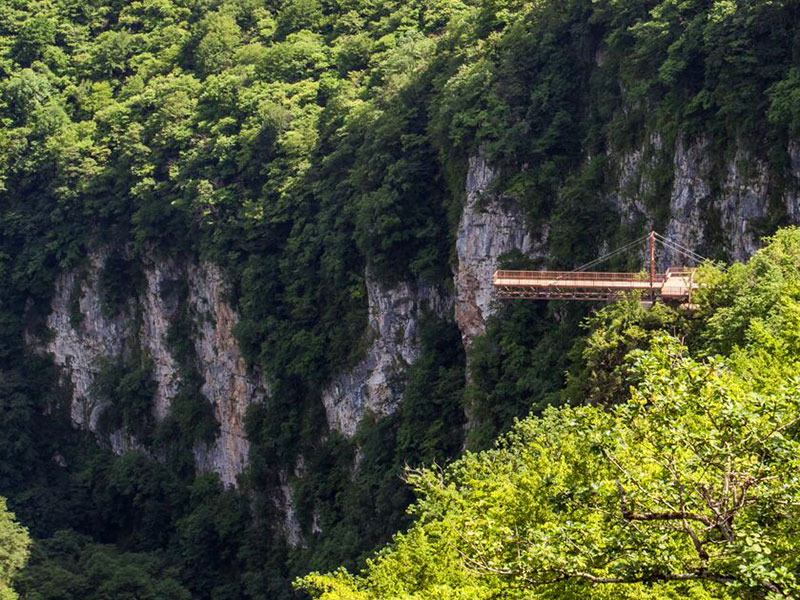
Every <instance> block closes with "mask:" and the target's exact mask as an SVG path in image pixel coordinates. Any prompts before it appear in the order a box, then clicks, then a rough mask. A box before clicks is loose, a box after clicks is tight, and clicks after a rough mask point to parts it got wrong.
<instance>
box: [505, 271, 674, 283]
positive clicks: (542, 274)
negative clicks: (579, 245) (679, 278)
mask: <svg viewBox="0 0 800 600" xmlns="http://www.w3.org/2000/svg"><path fill="white" fill-rule="evenodd" d="M499 279H513V280H528V281H552V280H569V281H650V276H649V275H648V274H647V273H598V272H592V271H512V270H497V271H495V273H494V280H495V281H497V280H499ZM664 281H666V276H665V275H664V274H662V273H659V274H658V275H656V276H655V278H654V279H653V282H654V283H655V282H658V283H663V282H664Z"/></svg>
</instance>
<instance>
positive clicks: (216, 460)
mask: <svg viewBox="0 0 800 600" xmlns="http://www.w3.org/2000/svg"><path fill="white" fill-rule="evenodd" d="M187 275H188V283H189V304H190V306H191V307H192V309H193V313H194V314H195V315H196V316H197V318H196V327H197V330H196V334H195V338H194V348H195V353H196V355H197V365H198V368H199V370H200V374H201V375H202V377H203V386H202V388H201V391H202V392H203V395H204V396H205V397H206V398H208V399H209V400H210V401H211V403H212V404H213V406H214V414H215V416H216V417H217V422H219V435H218V436H217V439H216V440H215V442H214V444H212V445H211V446H210V447H207V448H205V447H203V448H200V447H198V448H196V449H195V459H196V461H197V464H198V466H199V467H200V468H201V469H204V470H208V471H214V472H215V473H219V474H220V478H221V479H222V481H223V482H225V483H230V484H232V483H234V482H235V481H236V476H237V475H238V474H239V473H241V472H242V470H243V469H244V467H245V465H246V464H247V454H248V450H249V444H248V442H247V437H246V435H245V430H244V415H245V411H246V410H247V407H248V406H250V404H253V403H254V402H259V401H261V400H262V399H263V397H264V394H265V389H266V386H265V385H264V384H263V382H261V381H260V380H259V379H257V378H256V377H254V376H253V375H252V374H250V373H249V372H248V370H247V365H246V364H245V360H244V357H242V354H241V352H240V351H239V346H238V345H237V344H236V339H235V338H234V335H233V328H234V326H235V325H236V323H237V321H238V316H237V314H236V312H235V311H234V310H233V309H232V308H231V306H230V305H229V304H228V302H227V301H226V300H225V293H226V286H225V280H224V278H223V274H222V272H221V271H220V270H219V268H218V267H216V266H215V265H212V264H210V263H200V264H199V265H195V264H190V265H188V267H187Z"/></svg>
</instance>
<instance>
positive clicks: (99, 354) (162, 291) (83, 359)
mask: <svg viewBox="0 0 800 600" xmlns="http://www.w3.org/2000/svg"><path fill="white" fill-rule="evenodd" d="M106 258H107V252H106V251H105V250H98V251H94V252H92V253H91V254H90V257H89V261H88V266H87V267H86V268H85V270H84V271H72V272H68V273H64V274H62V275H61V276H60V277H59V278H58V280H57V281H56V284H55V293H54V295H53V300H52V303H51V313H50V315H49V316H48V318H47V326H48V328H49V330H50V332H51V337H50V338H49V339H48V340H46V341H33V343H35V345H37V347H38V348H39V349H40V350H41V351H42V352H46V353H49V354H51V355H52V357H53V359H54V361H55V363H56V365H58V366H59V367H61V369H62V372H63V374H64V377H65V378H67V380H68V381H69V382H70V384H71V388H72V391H73V397H72V406H71V416H72V421H73V423H74V424H75V425H76V426H79V427H83V428H86V429H89V430H90V431H93V432H95V433H96V434H98V435H100V432H99V430H98V418H99V415H100V414H101V412H102V410H103V406H102V405H101V404H100V403H98V401H97V400H96V399H95V398H94V397H93V394H92V383H93V381H94V379H95V377H96V375H97V374H98V372H99V371H100V369H101V365H102V362H103V361H104V360H112V361H113V360H124V359H125V358H126V357H127V356H128V355H129V354H130V353H131V352H132V350H133V348H134V347H135V346H136V345H138V346H139V347H140V348H141V349H142V350H143V351H144V352H145V353H146V354H147V355H148V356H149V357H150V358H151V359H152V361H153V378H154V380H155V383H156V392H155V395H154V397H153V414H154V416H155V418H156V420H162V419H164V418H165V417H166V416H167V415H168V414H169V410H170V406H171V402H172V400H173V398H174V397H175V395H176V394H177V393H178V389H179V386H180V379H179V371H180V369H179V365H178V363H177V361H176V360H175V358H174V357H173V356H172V354H171V352H170V350H169V348H168V345H167V336H168V333H169V330H170V327H171V325H172V324H173V322H174V321H175V319H176V318H177V316H178V311H179V309H180V304H181V297H180V293H179V290H180V289H181V287H182V284H183V283H184V282H185V283H186V287H187V288H188V291H189V292H188V298H187V299H186V302H187V304H188V306H187V309H188V311H189V313H190V314H191V315H193V318H194V320H195V327H194V329H195V332H194V335H193V339H192V343H193V346H194V350H195V360H194V362H195V364H194V366H195V367H196V368H197V370H198V372H199V373H200V375H201V377H202V379H203V385H202V388H201V391H202V393H203V395H204V396H205V398H206V399H207V400H208V401H209V402H210V403H211V404H212V406H213V410H214V414H215V416H216V419H217V421H218V423H219V426H220V427H219V435H218V436H217V438H216V439H215V441H214V442H213V443H212V444H210V445H208V446H206V445H198V446H197V447H196V448H195V450H194V455H195V461H196V464H197V467H198V468H199V469H201V470H205V471H213V472H216V473H218V474H219V475H220V478H221V480H222V481H223V482H224V483H225V484H226V485H235V483H236V476H237V475H238V474H239V473H241V472H242V470H243V468H244V466H245V464H246V462H247V453H248V447H249V446H248V443H247V439H246V437H245V432H244V424H243V421H244V414H245V410H246V409H247V407H248V406H249V405H250V404H252V403H253V402H258V401H260V400H261V399H262V398H263V396H264V394H265V385H264V384H263V382H262V381H260V379H259V378H257V377H255V376H253V375H251V374H250V373H248V371H247V368H246V365H245V362H244V359H243V358H242V356H241V353H240V352H239V349H238V347H237V345H236V342H235V339H234V336H233V327H234V325H235V324H236V321H237V315H236V313H235V312H234V311H233V309H232V308H231V307H230V306H229V305H228V303H227V302H226V300H225V291H226V290H225V283H224V278H223V276H222V273H221V272H220V270H219V269H218V268H217V267H215V266H214V265H211V264H208V263H199V264H195V263H191V262H185V261H177V260H174V259H158V260H156V259H150V260H147V261H145V263H144V264H143V265H142V267H143V275H144V285H143V289H142V290H141V291H140V293H139V294H138V295H137V296H136V297H135V298H131V299H130V300H129V301H128V303H127V304H126V306H125V307H123V309H122V310H120V312H119V313H118V314H117V315H115V316H113V317H109V316H108V315H107V314H105V313H104V311H103V303H102V298H101V292H100V289H99V283H98V282H99V279H100V271H101V269H102V268H103V265H104V263H105V260H106ZM76 286H80V289H75V288H76ZM76 299H78V301H77V303H76V302H75V300H76ZM76 317H77V318H76ZM106 441H107V442H108V443H109V444H110V445H111V446H112V448H113V449H114V450H115V451H116V452H118V453H121V452H124V451H126V450H128V449H130V448H135V447H139V445H138V444H137V442H136V440H134V439H132V438H131V437H130V436H127V435H125V434H124V433H123V432H114V433H112V434H111V435H110V436H109V439H107V440H106Z"/></svg>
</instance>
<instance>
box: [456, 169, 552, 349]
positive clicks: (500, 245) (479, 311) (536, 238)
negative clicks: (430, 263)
mask: <svg viewBox="0 0 800 600" xmlns="http://www.w3.org/2000/svg"><path fill="white" fill-rule="evenodd" d="M496 176H497V173H496V172H495V171H494V170H493V169H492V167H491V166H490V165H489V164H488V163H487V161H486V159H485V158H484V157H483V155H482V154H478V155H477V156H475V157H473V158H471V159H470V161H469V170H468V172H467V181H466V192H467V194H466V204H465V205H464V209H463V211H462V213H461V220H460V221H459V225H458V234H457V238H456V254H457V257H458V267H457V269H456V273H455V288H456V299H455V318H456V322H457V323H458V326H459V328H460V329H461V335H462V339H463V341H464V345H465V347H467V348H469V346H470V344H471V342H472V339H473V338H474V337H475V336H476V335H480V334H482V333H484V331H485V326H486V319H487V318H488V317H489V316H490V315H491V314H492V312H493V308H492V303H493V300H494V290H493V288H492V275H493V274H494V272H495V270H496V269H497V267H498V264H499V259H500V257H501V256H502V255H503V254H506V253H508V252H510V251H512V250H514V249H518V250H520V251H522V252H523V253H524V254H528V255H536V256H541V255H543V254H544V249H545V247H546V244H547V231H540V232H538V233H537V234H535V235H534V234H531V232H530V231H529V229H528V227H527V226H526V224H525V220H524V218H523V215H522V213H521V211H520V210H519V208H517V206H516V205H515V204H514V201H513V199H511V198H508V197H505V196H501V195H498V194H496V193H493V192H492V190H491V184H492V182H493V181H494V179H495V177H496Z"/></svg>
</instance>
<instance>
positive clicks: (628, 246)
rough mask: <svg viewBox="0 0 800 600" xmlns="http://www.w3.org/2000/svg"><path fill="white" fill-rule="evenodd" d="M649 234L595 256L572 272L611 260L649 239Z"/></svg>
mask: <svg viewBox="0 0 800 600" xmlns="http://www.w3.org/2000/svg"><path fill="white" fill-rule="evenodd" d="M648 235H649V234H648ZM648 235H643V236H642V237H640V238H639V239H636V240H634V241H632V242H630V243H628V244H625V245H624V246H622V247H621V248H617V249H616V250H614V251H612V252H609V253H608V254H604V255H603V256H600V257H599V258H595V259H594V260H592V261H589V262H588V263H586V264H585V265H581V266H580V267H577V268H576V269H573V270H572V271H571V272H572V273H578V272H580V271H585V270H586V269H590V268H592V267H594V266H596V265H598V264H600V263H602V262H605V261H607V260H609V259H610V258H613V257H614V256H617V255H618V254H622V253H623V252H627V251H628V250H630V249H631V248H633V247H634V246H637V245H639V244H641V243H642V242H643V241H645V240H646V239H647V237H648Z"/></svg>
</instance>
